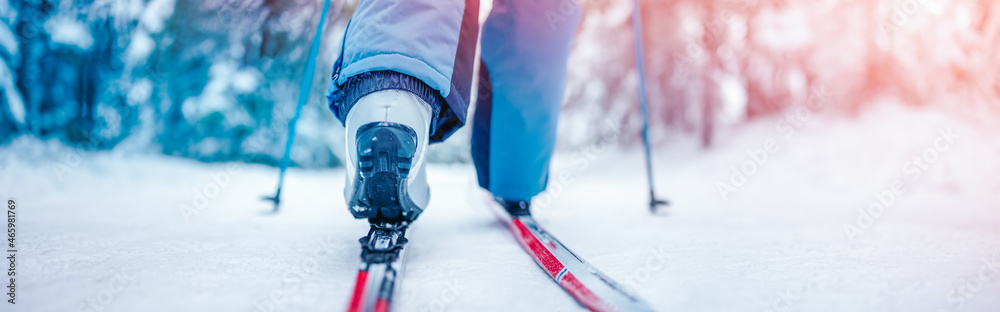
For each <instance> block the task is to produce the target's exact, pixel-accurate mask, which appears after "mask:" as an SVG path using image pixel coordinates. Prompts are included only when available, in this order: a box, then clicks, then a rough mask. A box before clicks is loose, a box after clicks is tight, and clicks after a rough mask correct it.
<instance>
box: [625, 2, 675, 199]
mask: <svg viewBox="0 0 1000 312" xmlns="http://www.w3.org/2000/svg"><path fill="white" fill-rule="evenodd" d="M633 3H634V7H633V8H632V33H633V35H635V67H636V69H637V71H638V73H639V108H640V111H641V112H642V143H643V147H644V150H645V153H646V178H647V182H648V184H649V210H650V211H652V212H656V207H657V206H660V205H666V204H667V202H666V201H662V200H659V199H657V198H656V192H655V191H654V187H653V157H652V152H651V151H650V149H651V148H650V145H649V109H648V102H647V99H646V71H645V68H646V65H645V61H644V56H643V44H642V13H641V11H642V10H641V9H640V6H639V0H633Z"/></svg>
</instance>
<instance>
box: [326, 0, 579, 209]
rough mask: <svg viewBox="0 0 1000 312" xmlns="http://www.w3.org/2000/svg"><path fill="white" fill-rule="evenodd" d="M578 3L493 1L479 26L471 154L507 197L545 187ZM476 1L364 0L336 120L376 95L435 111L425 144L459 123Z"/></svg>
mask: <svg viewBox="0 0 1000 312" xmlns="http://www.w3.org/2000/svg"><path fill="white" fill-rule="evenodd" d="M578 3H579V1H578V0H495V1H494V4H493V9H492V11H491V12H490V15H489V17H488V18H487V20H486V22H485V23H484V24H483V26H482V50H481V62H482V64H481V66H480V70H479V83H478V94H477V95H478V96H477V103H476V109H475V116H473V123H472V127H473V129H472V144H471V145H472V157H473V162H474V163H475V166H476V171H477V173H478V177H479V184H480V186H481V187H483V188H486V189H487V190H489V191H490V192H491V193H493V195H495V196H498V197H501V198H504V199H507V200H529V199H531V198H532V197H533V196H535V195H536V194H538V193H539V192H541V191H543V190H544V189H545V185H546V183H547V180H548V171H549V170H548V168H549V161H550V159H551V158H552V151H553V148H554V145H555V139H556V123H557V120H558V115H559V107H560V104H561V103H562V96H563V93H564V88H565V84H566V69H567V68H566V66H567V64H566V63H567V58H568V56H569V52H570V47H571V42H572V38H573V35H574V33H575V31H576V27H577V24H578V23H579V20H580V15H581V13H582V12H581V8H580V7H579V4H578ZM478 18H479V0H362V1H361V3H360V4H358V7H357V9H356V10H355V12H354V15H353V16H352V17H351V20H350V22H349V23H348V26H347V31H346V33H345V35H344V39H343V40H344V41H343V43H342V45H341V51H340V56H339V57H338V59H337V61H336V63H335V64H334V67H333V74H332V77H331V79H330V83H329V86H328V88H327V99H328V100H329V104H330V109H331V110H332V111H333V113H334V115H336V117H337V118H338V119H339V120H340V121H341V122H344V120H345V119H346V117H347V112H348V111H350V109H351V107H352V106H353V105H354V104H355V103H356V102H357V100H358V99H359V98H361V97H363V96H365V95H368V94H370V93H372V92H376V91H380V90H387V89H400V90H407V91H410V92H413V93H414V94H416V95H417V96H419V97H421V98H422V99H424V100H425V101H427V103H430V104H431V107H432V108H433V110H434V112H433V120H432V124H431V136H430V138H431V143H436V142H441V141H443V140H445V139H447V138H448V137H449V136H450V135H451V134H452V133H454V132H455V130H457V129H458V128H460V127H462V126H463V125H465V123H466V121H467V116H466V114H467V112H468V109H469V106H470V104H471V103H469V101H470V100H469V99H470V97H471V91H472V80H473V79H472V78H473V68H474V65H475V63H474V62H475V61H476V60H475V50H476V44H477V43H478V42H479V41H480V40H479V38H478V37H479V21H478Z"/></svg>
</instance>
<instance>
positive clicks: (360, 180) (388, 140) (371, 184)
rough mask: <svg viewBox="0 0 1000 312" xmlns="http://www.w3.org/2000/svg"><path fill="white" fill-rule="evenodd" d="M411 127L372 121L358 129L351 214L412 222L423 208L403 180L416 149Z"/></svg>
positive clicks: (406, 175) (414, 134)
mask: <svg viewBox="0 0 1000 312" xmlns="http://www.w3.org/2000/svg"><path fill="white" fill-rule="evenodd" d="M416 138H417V134H416V132H415V131H413V129H412V128H410V127H407V126H405V125H402V124H398V123H392V122H373V123H369V124H365V125H363V126H361V128H359V129H358V134H357V153H358V170H357V173H356V175H355V181H357V182H356V183H355V184H354V192H353V194H354V196H352V199H351V209H350V210H351V214H353V215H354V217H355V218H358V219H363V218H367V219H369V220H370V221H373V222H376V221H377V222H383V221H392V222H395V221H413V220H414V219H416V217H417V215H419V214H420V212H421V211H422V210H421V209H420V208H419V207H418V206H417V205H416V204H414V203H413V201H412V200H411V199H410V197H409V195H408V193H407V188H406V179H407V177H409V174H410V167H411V165H412V162H413V158H414V155H415V154H416V150H417V140H416Z"/></svg>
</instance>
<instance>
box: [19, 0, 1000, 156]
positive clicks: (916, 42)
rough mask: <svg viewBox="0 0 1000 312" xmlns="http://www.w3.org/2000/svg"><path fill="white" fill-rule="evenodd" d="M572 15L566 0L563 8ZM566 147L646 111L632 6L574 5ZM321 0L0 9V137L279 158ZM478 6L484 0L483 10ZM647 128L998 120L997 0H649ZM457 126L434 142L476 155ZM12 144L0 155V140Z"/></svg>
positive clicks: (322, 63)
mask: <svg viewBox="0 0 1000 312" xmlns="http://www.w3.org/2000/svg"><path fill="white" fill-rule="evenodd" d="M563 1H566V2H567V3H570V4H572V3H573V1H577V0H563ZM580 1H581V2H580V3H581V5H582V8H583V9H584V10H585V12H584V19H583V21H582V23H581V25H580V28H579V32H578V35H577V40H576V43H575V47H574V52H573V55H572V56H571V58H570V76H569V83H568V88H567V90H566V99H565V103H564V106H563V115H562V120H561V124H560V131H561V135H560V143H559V144H560V148H564V149H565V148H575V147H578V146H582V145H586V144H591V143H593V142H595V141H596V140H600V139H601V132H602V131H603V130H604V129H602V128H601V127H593V126H592V125H594V124H606V123H607V122H608V121H611V124H618V125H621V127H622V131H623V132H622V133H623V134H624V135H622V136H620V137H619V139H620V143H619V144H620V145H621V146H623V147H624V148H629V147H630V146H632V145H635V144H638V140H639V133H640V129H641V122H642V119H641V116H640V115H639V106H638V104H637V101H638V94H637V83H638V77H637V74H636V69H635V63H636V62H635V51H634V43H633V37H632V32H631V31H632V28H631V27H632V21H631V12H632V9H633V8H632V2H631V1H626V0H580ZM356 5H357V0H347V1H343V0H334V1H333V4H332V7H331V10H330V13H329V15H328V16H327V18H328V23H327V24H326V26H325V27H324V28H323V30H322V31H323V45H322V48H321V50H320V57H319V59H318V62H317V70H316V75H315V76H314V77H312V79H314V83H313V88H312V90H310V92H311V94H312V95H311V97H310V101H309V104H308V105H307V106H306V107H305V109H304V111H303V115H302V117H301V119H300V120H299V124H298V129H299V130H298V135H297V136H296V145H295V149H293V153H292V160H293V162H294V163H295V164H296V165H297V166H302V167H330V166H338V165H339V164H340V161H339V159H340V158H341V156H338V155H339V154H341V153H342V151H341V149H342V148H343V147H342V146H343V145H342V144H343V143H342V142H343V137H342V136H343V130H342V129H341V127H340V125H339V123H337V121H336V120H335V119H334V118H333V116H332V114H331V113H330V112H329V111H328V110H327V108H326V103H325V98H324V97H323V93H324V90H325V88H326V85H327V79H328V75H329V73H330V68H331V66H332V63H333V61H334V57H335V56H336V52H337V49H338V48H339V44H340V37H341V36H342V34H343V31H344V28H345V26H346V23H347V20H348V18H349V17H350V15H351V12H352V11H353V9H354V7H355V6H356ZM322 6H323V1H322V0H247V1H242V0H91V1H74V0H66V1H46V0H15V1H10V0H0V58H2V62H0V146H3V145H7V144H11V142H14V141H16V140H18V138H22V137H37V138H41V139H43V140H48V141H57V142H61V144H66V145H69V146H73V147H75V148H80V149H86V150H109V149H113V150H115V151H120V152H124V153H162V154H167V155H176V156H181V157H189V158H195V159H199V160H202V161H233V160H239V161H250V162H257V163H264V164H271V165H275V164H277V163H278V160H279V159H280V158H281V154H282V153H283V151H284V144H285V139H286V136H287V124H288V121H289V119H290V118H291V116H292V115H293V113H294V110H295V106H296V100H297V96H298V91H299V90H298V89H299V85H300V82H301V79H302V75H303V72H304V70H305V65H306V58H307V57H308V50H309V45H310V43H311V40H312V36H313V35H314V31H315V30H316V24H317V22H318V20H319V14H320V11H321V8H322ZM487 7H488V5H487ZM641 14H642V16H643V21H644V29H643V33H644V41H645V48H646V50H645V53H646V65H647V67H648V68H647V70H646V72H647V80H648V84H649V85H648V92H649V102H650V114H651V116H650V118H651V119H652V120H651V126H652V127H653V128H652V131H653V137H654V139H655V141H656V143H657V144H659V145H665V144H668V142H666V138H667V137H668V136H667V135H666V134H668V133H683V134H684V135H689V136H695V137H697V138H699V140H700V141H701V142H702V144H703V145H704V146H705V147H706V148H711V146H712V144H713V137H714V136H715V132H716V131H715V130H716V129H719V128H720V127H733V126H738V125H739V124H741V123H744V122H747V121H749V120H753V119H760V118H773V117H775V116H780V115H781V114H784V113H786V112H788V111H789V110H791V109H794V108H795V107H801V106H802V105H808V104H810V103H816V98H817V97H818V96H819V97H822V101H821V102H820V103H821V104H822V105H821V107H820V106H818V105H813V106H811V107H810V108H811V109H815V110H817V111H821V112H822V113H824V114H841V115H844V116H846V117H845V118H849V117H850V116H854V115H857V114H858V113H859V112H861V111H863V110H864V109H866V107H868V106H871V105H873V103H879V102H880V100H881V99H892V100H893V101H898V102H902V103H905V105H912V106H938V107H941V108H942V109H944V110H947V111H951V112H956V113H958V114H962V115H967V116H969V118H972V119H976V118H979V119H985V120H993V119H995V118H996V117H997V116H998V115H1000V53H998V52H1000V2H998V1H995V0H643V1H642V12H641ZM467 138H468V133H467V132H462V133H459V134H456V136H455V138H454V139H452V140H450V141H449V142H447V143H445V144H443V145H440V146H437V147H435V149H434V150H433V152H432V153H431V155H430V157H431V159H432V160H433V161H438V162H465V161H468V158H469V157H468V142H467ZM0 148H3V147H0Z"/></svg>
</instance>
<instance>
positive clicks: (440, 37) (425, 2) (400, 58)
mask: <svg viewBox="0 0 1000 312" xmlns="http://www.w3.org/2000/svg"><path fill="white" fill-rule="evenodd" d="M478 17H479V0H365V1H361V2H360V3H359V4H358V7H357V9H356V10H355V11H354V15H353V16H352V17H351V21H350V22H349V23H348V26H347V30H346V32H345V34H344V39H343V42H342V44H341V48H340V56H339V57H338V58H337V61H336V63H335V64H334V66H333V74H332V75H331V76H332V77H331V79H330V83H329V85H328V88H327V94H326V95H327V99H328V101H329V105H330V109H331V110H332V111H333V113H334V115H336V116H337V119H339V120H340V121H341V122H344V118H346V117H347V112H348V111H350V109H351V107H353V105H354V104H355V103H356V102H357V100H358V99H360V98H361V97H364V96H365V95H368V94H370V93H373V92H377V91H381V90H387V89H400V90H407V91H410V92H412V93H414V94H416V95H417V96H419V97H420V98H422V99H423V100H424V101H426V102H428V103H430V104H431V106H432V108H433V109H434V116H433V121H432V124H431V130H430V131H431V136H430V141H431V142H432V143H433V142H440V141H443V140H444V139H446V138H447V137H448V136H450V135H451V134H452V133H454V131H455V130H457V129H458V128H459V127H461V126H462V125H463V124H465V119H466V112H467V110H468V106H469V95H470V92H471V90H470V89H471V88H470V87H471V84H472V69H473V64H474V63H473V62H474V58H475V52H476V42H477V39H478V38H477V37H478V33H479V29H478V28H479V22H478Z"/></svg>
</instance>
